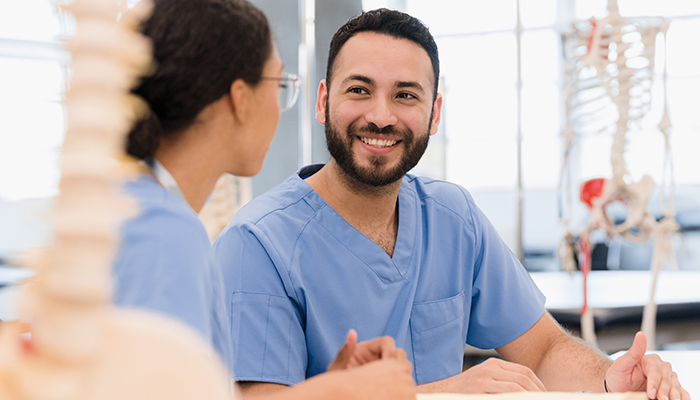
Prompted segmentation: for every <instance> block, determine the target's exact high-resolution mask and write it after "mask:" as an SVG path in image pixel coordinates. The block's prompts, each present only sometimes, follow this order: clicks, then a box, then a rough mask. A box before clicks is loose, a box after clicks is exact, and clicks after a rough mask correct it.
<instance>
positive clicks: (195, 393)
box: [0, 0, 231, 400]
mask: <svg viewBox="0 0 700 400" xmlns="http://www.w3.org/2000/svg"><path fill="white" fill-rule="evenodd" d="M146 3H147V2H146V1H145V0H144V1H142V3H141V4H139V6H137V9H135V10H132V11H131V12H129V13H127V14H126V15H125V16H124V17H122V20H121V21H120V23H119V24H116V23H115V22H116V17H117V14H118V12H119V11H120V10H119V8H118V5H117V1H116V0H77V1H75V2H74V3H73V4H71V5H70V6H68V7H67V9H68V10H69V11H70V12H72V13H73V14H74V15H75V18H76V22H77V29H78V34H77V35H76V36H75V37H74V38H72V39H71V40H70V41H69V42H68V49H69V50H70V51H71V53H72V79H71V83H70V91H69V92H68V94H67V99H66V100H67V116H68V131H67V132H66V137H65V142H64V145H63V148H62V154H63V162H62V167H61V180H60V193H61V194H60V196H59V197H58V198H57V200H56V203H55V209H54V216H53V220H52V225H53V230H54V236H55V246H54V247H53V248H52V249H50V250H48V251H47V252H45V253H43V254H42V257H39V258H37V260H36V261H35V262H33V264H32V265H30V267H32V268H34V269H35V270H36V277H35V279H34V280H33V282H32V283H31V285H29V286H28V288H27V289H26V292H25V294H24V296H23V298H22V301H21V307H22V312H21V314H22V315H26V316H29V317H30V318H31V324H30V327H29V329H28V333H27V332H26V331H27V328H26V326H25V325H22V324H19V323H10V324H5V325H4V326H3V327H2V329H1V330H0V355H1V356H0V398H1V399H8V400H10V399H26V400H39V399H41V400H43V399H47V400H49V399H50V400H64V399H65V400H68V399H70V400H81V399H86V400H87V399H101V400H104V399H114V400H117V399H120V400H122V399H143V400H146V399H149V400H152V399H168V400H172V399H195V398H202V399H224V398H230V396H231V383H230V378H229V376H228V372H227V371H226V369H225V367H224V366H223V364H222V363H221V361H220V360H219V359H218V358H217V356H216V355H215V351H214V350H213V349H211V348H210V346H208V345H207V344H206V343H205V342H204V341H203V339H201V338H200V337H199V336H198V335H197V334H196V333H195V332H192V331H191V330H190V329H188V328H187V327H185V326H184V325H181V324H180V323H177V322H175V321H171V320H169V319H167V318H165V317H161V316H158V315H155V314H150V313H145V312H136V311H124V310H118V309H116V308H115V307H113V306H111V305H110V295H111V280H110V271H111V265H112V259H113V257H114V253H115V249H116V240H117V237H118V227H119V225H120V223H121V221H122V218H121V216H123V215H124V209H125V207H124V206H125V204H124V201H122V200H121V199H118V198H116V197H115V193H118V187H119V185H120V183H121V182H122V180H123V179H124V175H125V171H124V169H122V170H121V171H120V170H119V169H117V168H116V167H115V165H116V164H118V162H117V160H120V159H122V158H123V155H122V154H123V150H122V149H123V143H124V137H125V135H126V133H127V132H128V130H129V128H130V126H131V123H132V121H133V119H134V101H135V100H134V98H132V97H130V96H129V95H128V92H129V88H130V86H131V85H133V83H134V82H135V81H136V79H137V76H138V75H140V74H141V73H142V72H143V71H144V69H145V67H146V66H147V65H148V64H149V63H150V53H151V49H150V45H149V43H148V42H147V40H146V39H145V38H144V37H142V36H141V35H139V34H137V33H135V32H134V31H133V28H135V27H136V25H137V21H136V19H137V18H143V17H145V16H146V15H147V13H148V7H147V6H146ZM132 173H133V170H132Z"/></svg>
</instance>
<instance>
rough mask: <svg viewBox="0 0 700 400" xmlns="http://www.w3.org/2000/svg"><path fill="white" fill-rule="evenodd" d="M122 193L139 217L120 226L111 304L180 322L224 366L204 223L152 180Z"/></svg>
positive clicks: (223, 331)
mask: <svg viewBox="0 0 700 400" xmlns="http://www.w3.org/2000/svg"><path fill="white" fill-rule="evenodd" d="M125 189H126V192H127V193H128V194H129V195H131V196H133V197H135V198H136V200H137V201H138V203H139V214H138V216H137V217H135V218H133V219H130V220H128V221H126V222H125V223H124V224H123V225H122V227H121V244H120V247H119V252H118V254H117V257H116V260H115V262H114V265H113V269H112V276H113V281H114V297H113V302H114V304H116V305H118V306H120V307H123V308H132V309H142V310H146V311H151V312H156V313H160V314H163V315H165V316H168V317H171V318H173V319H176V320H178V321H180V322H182V323H184V324H186V325H187V326H189V327H190V328H192V329H194V330H195V331H196V332H198V333H199V334H200V335H201V336H202V337H203V338H204V339H205V340H206V341H207V342H208V343H210V344H211V345H212V346H213V347H214V348H215V349H216V350H217V351H218V353H219V354H220V356H221V358H222V360H224V361H225V362H226V363H229V362H230V361H231V339H230V334H229V329H228V316H227V313H226V303H225V302H224V291H223V290H224V288H223V277H222V275H221V269H220V268H219V267H218V264H217V263H216V262H215V260H214V257H213V253H212V249H211V245H210V243H209V238H208V236H207V233H206V230H205V228H204V225H202V223H201V222H200V220H199V218H198V217H197V214H195V212H194V210H192V208H191V207H190V206H189V205H188V204H187V203H186V202H185V201H184V200H183V199H181V198H179V197H178V196H176V195H174V194H172V193H170V192H169V191H167V190H166V189H164V188H163V187H161V186H160V185H159V184H158V182H157V181H156V180H155V179H154V178H153V177H150V176H146V175H143V176H141V177H140V179H139V180H138V181H135V182H129V183H127V184H126V187H125ZM228 365H229V369H230V370H231V372H232V368H231V365H230V364H228Z"/></svg>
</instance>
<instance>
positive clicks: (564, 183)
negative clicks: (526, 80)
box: [559, 0, 678, 349]
mask: <svg viewBox="0 0 700 400" xmlns="http://www.w3.org/2000/svg"><path fill="white" fill-rule="evenodd" d="M667 30H668V23H667V22H666V20H664V19H663V18H656V19H650V18H645V19H635V20H632V19H626V18H623V17H622V16H620V13H619V10H618V6H617V0H609V1H608V16H607V17H605V18H603V19H602V20H597V19H595V18H592V19H591V20H590V21H587V22H584V23H581V24H577V25H574V30H573V32H571V33H569V34H567V35H564V36H563V41H564V43H563V44H564V50H565V58H566V68H567V69H566V81H565V88H564V89H565V92H566V96H567V99H566V115H567V124H566V126H565V127H564V129H563V130H562V133H561V135H562V136H563V138H564V143H565V154H564V161H563V166H562V171H561V178H560V185H559V198H560V201H559V204H560V217H561V219H562V222H563V223H564V224H565V225H566V228H567V229H566V235H565V238H564V240H563V241H562V245H561V246H560V257H561V258H562V260H563V265H564V269H565V270H567V271H569V272H573V271H574V270H575V263H576V255H577V254H578V260H579V262H580V269H581V272H582V273H583V293H584V295H583V298H584V301H583V308H582V309H581V332H582V336H583V338H584V340H586V341H587V342H588V343H591V344H593V345H595V343H596V336H595V330H594V321H593V314H592V312H591V309H590V307H589V304H588V295H587V289H588V288H587V283H588V279H587V278H588V272H589V271H590V270H591V250H592V248H591V241H590V234H591V232H593V231H595V230H598V229H602V230H604V231H605V232H606V233H607V237H608V238H609V239H612V238H613V237H614V236H617V235H619V236H622V237H623V238H625V239H627V240H629V241H632V242H646V241H647V240H649V238H650V237H651V238H652V239H653V242H654V247H653V249H654V250H653V256H652V261H651V272H652V275H653V279H652V284H651V293H650V296H649V302H648V304H647V305H646V306H645V307H644V314H643V318H642V331H643V332H644V333H645V334H646V335H647V338H648V348H649V349H653V348H654V343H655V337H654V336H655V330H656V303H655V302H654V294H655V291H656V282H657V278H658V273H659V269H660V267H661V264H663V263H665V264H669V265H671V266H674V267H675V263H676V261H675V253H674V251H673V247H672V242H671V237H672V234H673V233H674V232H675V231H676V230H677V229H678V225H677V223H676V221H675V211H674V207H673V186H674V183H673V163H672V159H671V150H670V142H669V136H670V131H671V121H670V119H669V116H668V103H667V98H666V63H665V54H664V71H663V80H664V81H663V87H664V112H663V117H662V119H661V122H660V123H659V125H658V129H659V131H660V132H661V134H663V135H664V139H665V146H666V148H665V158H664V171H663V175H662V176H663V180H662V182H661V188H660V192H661V200H660V201H661V212H662V215H661V219H660V220H658V221H657V219H656V218H654V216H652V215H650V214H649V213H648V212H647V209H646V206H647V201H648V200H649V196H650V194H651V192H652V191H653V189H654V181H653V180H652V178H651V177H650V176H648V175H645V176H644V177H642V178H641V180H639V181H636V182H634V181H632V179H631V177H630V174H629V172H628V170H627V167H626V164H625V150H626V149H625V148H626V143H627V135H628V134H629V133H634V131H638V130H640V129H641V120H642V118H643V117H644V116H645V115H646V114H647V112H648V111H649V108H650V105H651V86H652V78H653V75H654V56H655V43H656V37H657V35H658V34H659V33H662V34H663V37H664V40H665V38H666V32H667ZM665 47H666V46H664V53H665V51H666V48H665ZM611 116H612V117H611ZM591 133H592V134H610V133H612V135H613V144H612V149H611V154H610V163H611V164H612V177H610V178H596V179H591V180H589V181H586V182H584V183H583V184H582V185H581V187H580V199H581V201H582V202H583V203H584V204H585V205H586V206H587V207H588V209H589V210H590V217H589V218H590V219H589V222H588V224H587V225H586V226H585V227H584V228H583V229H582V230H581V231H580V233H579V240H578V243H576V240H575V237H574V235H573V234H572V233H571V231H570V228H569V222H570V213H571V209H572V200H571V190H570V185H571V177H570V171H569V157H570V154H571V149H572V146H573V145H574V143H575V139H576V138H577V137H580V136H581V135H584V134H591ZM667 176H668V177H669V181H670V183H669V184H668V187H666V186H667V185H666V183H665V180H666V177H667ZM563 192H565V193H566V197H567V207H566V211H563V208H564V207H563V204H562V203H563V201H562V200H561V199H562V197H563V196H564V194H563ZM667 196H668V198H667ZM613 202H620V203H622V204H623V205H624V206H625V208H626V209H627V218H626V220H625V221H624V222H622V223H620V224H617V225H616V224H615V223H614V221H613V220H612V219H611V218H610V217H609V216H608V214H607V212H606V207H607V206H608V205H609V204H611V203H613Z"/></svg>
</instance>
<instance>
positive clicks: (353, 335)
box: [328, 329, 357, 371]
mask: <svg viewBox="0 0 700 400" xmlns="http://www.w3.org/2000/svg"><path fill="white" fill-rule="evenodd" d="M356 346H357V332H356V331H355V330H354V329H350V331H349V332H348V337H347V339H345V344H343V346H342V347H341V348H340V350H339V351H338V354H337V355H336V356H335V359H334V360H333V362H331V364H330V365H329V366H328V371H333V370H336V369H345V368H347V367H348V363H349V362H350V360H351V359H352V355H353V353H354V352H355V347H356Z"/></svg>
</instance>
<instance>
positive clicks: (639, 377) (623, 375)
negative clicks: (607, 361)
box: [605, 332, 690, 400]
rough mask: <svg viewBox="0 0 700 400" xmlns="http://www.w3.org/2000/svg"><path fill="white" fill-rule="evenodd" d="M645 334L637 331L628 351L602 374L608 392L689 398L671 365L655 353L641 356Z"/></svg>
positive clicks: (665, 398)
mask: <svg viewBox="0 0 700 400" xmlns="http://www.w3.org/2000/svg"><path fill="white" fill-rule="evenodd" d="M646 348H647V337H646V335H644V334H643V333H642V332H638V333H637V335H636V336H635V337H634V342H633V343H632V347H630V349H629V351H627V353H625V354H624V355H623V356H621V357H620V358H618V359H617V360H616V361H615V362H614V363H613V365H612V366H611V367H610V369H608V372H607V373H606V374H605V380H606V382H607V385H608V390H609V391H610V392H631V391H639V392H641V391H646V392H647V396H648V397H649V398H650V399H659V400H690V395H689V394H688V392H686V391H685V389H683V388H682V387H681V384H680V382H678V375H676V373H675V372H673V369H672V368H671V364H670V363H667V362H664V361H662V360H661V358H660V357H659V356H658V355H656V354H649V355H645V354H644V353H645V351H646Z"/></svg>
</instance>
